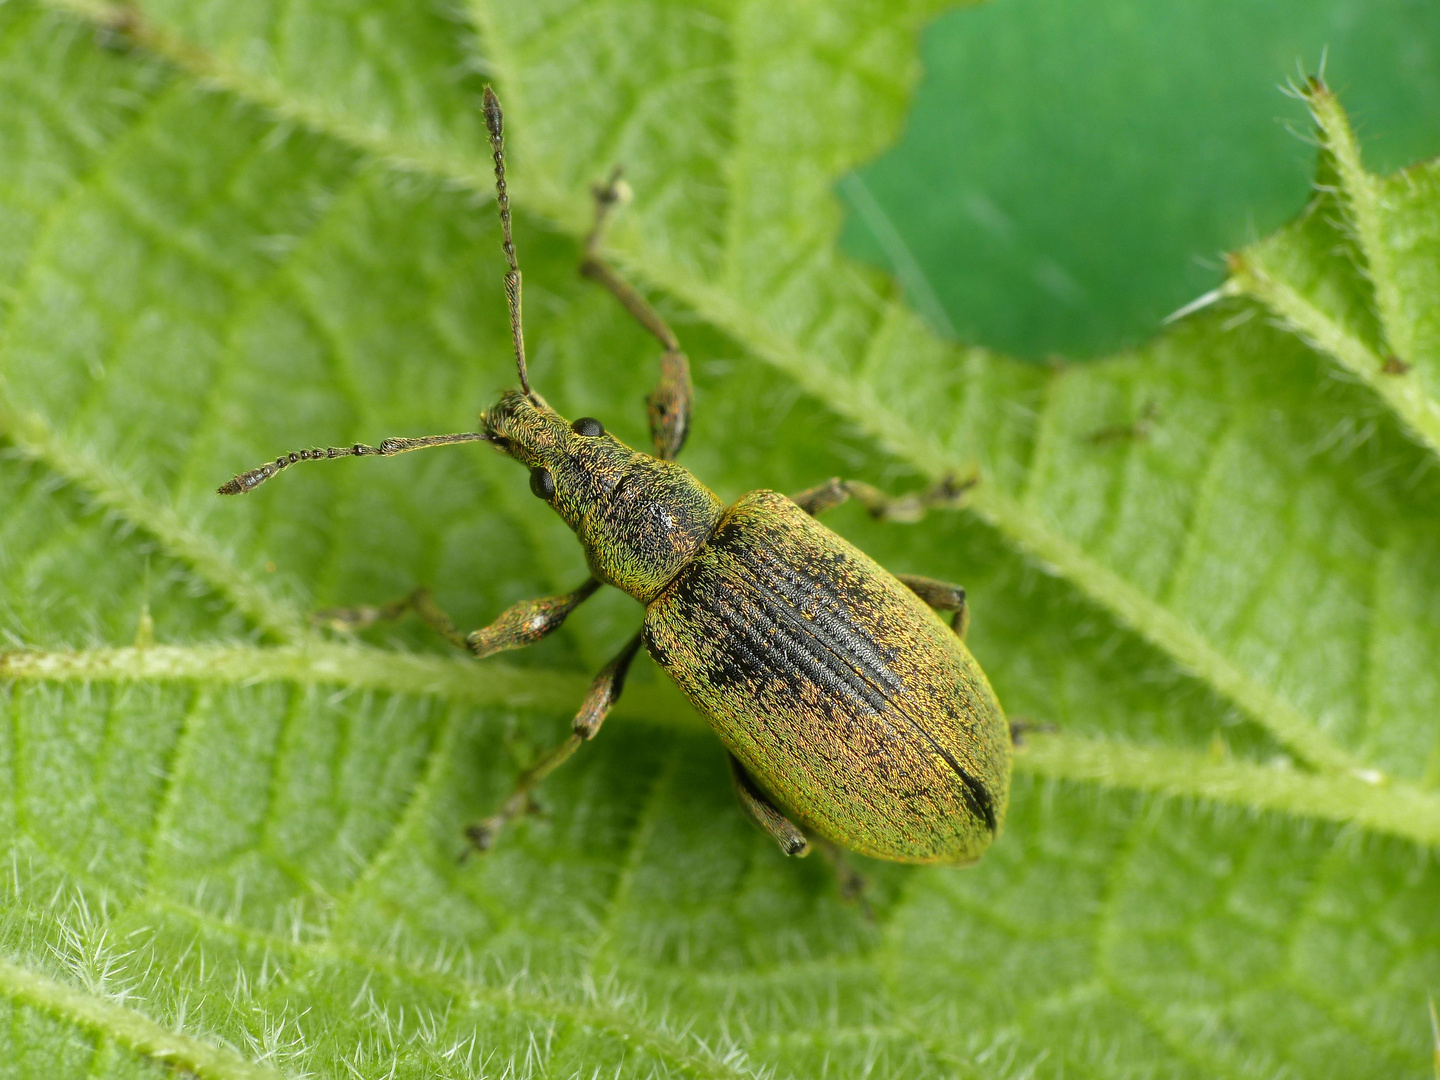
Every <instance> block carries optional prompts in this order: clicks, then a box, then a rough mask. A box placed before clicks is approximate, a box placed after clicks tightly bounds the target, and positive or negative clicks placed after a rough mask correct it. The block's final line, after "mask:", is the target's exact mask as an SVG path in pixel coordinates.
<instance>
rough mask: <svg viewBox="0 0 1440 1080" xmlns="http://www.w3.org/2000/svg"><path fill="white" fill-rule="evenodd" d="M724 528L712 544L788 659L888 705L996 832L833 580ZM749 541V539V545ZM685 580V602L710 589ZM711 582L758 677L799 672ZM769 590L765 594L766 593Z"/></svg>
mask: <svg viewBox="0 0 1440 1080" xmlns="http://www.w3.org/2000/svg"><path fill="white" fill-rule="evenodd" d="M722 532H723V533H724V535H723V537H717V539H718V540H721V541H722V543H721V544H720V545H717V546H723V547H724V548H726V549H727V551H728V553H729V554H730V555H731V556H732V557H734V558H735V560H736V561H737V562H738V563H739V564H740V565H741V566H742V567H743V568H744V569H746V570H748V571H749V572H750V574H751V575H752V579H753V580H752V582H750V583H747V584H753V586H756V587H757V588H756V592H755V593H752V594H751V595H750V596H748V597H747V599H748V600H750V601H751V602H752V603H753V604H754V605H755V611H756V614H759V615H761V616H762V618H764V620H765V621H766V622H767V623H769V624H770V628H771V629H772V630H774V631H775V632H776V636H777V637H780V636H783V637H784V638H785V639H786V640H787V641H788V642H789V643H791V644H792V645H793V646H795V648H793V649H791V650H786V659H787V660H789V661H790V662H791V663H795V662H796V661H797V660H801V659H802V658H803V661H805V662H804V663H803V664H801V665H799V666H801V667H802V668H803V669H804V670H803V671H802V672H801V673H802V674H804V675H805V676H808V677H809V679H810V681H811V682H812V683H814V684H816V685H817V686H819V687H822V688H833V687H834V685H835V682H836V680H837V679H838V680H840V681H843V682H844V683H845V685H846V687H847V689H849V690H850V691H851V694H852V695H854V696H855V697H859V698H860V699H862V700H863V701H864V702H865V703H866V704H867V705H869V706H870V707H871V708H872V709H874V710H875V711H876V712H877V713H880V714H884V713H885V712H886V711H887V706H893V707H894V710H895V711H896V712H897V713H899V714H900V715H901V716H903V717H904V718H905V720H906V721H907V722H909V724H910V725H911V727H913V728H914V729H915V731H916V733H917V734H919V735H920V737H921V738H922V739H924V740H925V742H926V743H927V744H929V746H930V747H931V748H932V750H933V751H934V752H935V753H936V754H937V755H938V756H939V757H940V758H941V760H943V761H944V762H945V763H946V764H947V765H948V766H949V767H950V769H951V770H952V771H953V772H954V773H955V775H956V777H957V778H958V779H959V780H960V783H961V786H962V789H963V790H962V798H963V799H964V801H965V805H966V807H967V808H968V809H969V810H970V812H971V813H972V814H974V815H975V816H976V817H977V818H979V819H980V820H982V821H984V822H985V826H986V828H987V829H988V830H989V831H990V832H991V833H992V834H993V833H994V832H995V830H996V821H995V802H994V799H993V798H992V796H991V795H990V792H989V790H988V789H987V788H986V787H985V785H984V784H983V783H981V782H980V781H979V780H978V779H976V778H975V777H974V776H972V775H971V774H970V772H969V771H968V770H966V769H965V768H964V767H963V766H962V765H961V764H960V763H959V762H958V761H957V760H956V759H955V757H954V755H953V754H951V753H950V752H949V751H948V750H947V749H946V748H945V747H943V746H941V745H940V743H939V742H938V741H937V740H936V739H935V737H934V736H933V735H931V734H930V733H929V732H928V731H926V730H925V728H924V727H923V726H922V725H921V724H920V723H919V722H918V721H917V720H916V719H915V718H914V717H912V716H910V715H909V713H908V712H907V711H906V710H905V709H904V708H903V707H901V704H900V703H899V702H896V701H892V700H891V695H897V694H899V693H900V692H901V691H903V690H904V683H903V681H902V680H901V679H900V677H899V676H898V675H896V673H895V672H894V671H893V670H892V669H891V668H890V666H889V663H888V662H887V661H888V658H887V657H885V656H884V655H883V653H882V652H881V650H880V648H879V646H878V645H877V643H876V642H875V641H874V639H873V638H872V637H870V636H869V635H868V634H867V633H866V632H865V629H864V628H863V627H862V626H861V625H860V624H859V623H858V622H857V621H856V620H855V619H854V618H853V617H851V616H850V614H849V611H848V610H847V609H846V607H845V606H844V604H843V601H842V598H841V597H840V596H839V595H838V594H837V593H836V592H835V591H834V590H833V588H831V587H830V582H829V581H826V580H825V579H823V578H821V579H816V578H814V577H806V576H805V575H803V574H801V573H799V572H798V571H796V570H794V569H792V568H790V567H788V566H786V565H785V564H784V563H783V561H782V560H780V559H779V558H777V557H776V555H775V554H774V553H773V552H771V551H768V550H765V549H764V548H759V549H757V547H756V546H754V545H753V540H754V539H755V538H747V537H746V536H745V535H744V533H743V532H741V531H739V530H736V531H733V532H727V531H725V530H722ZM747 539H749V540H750V541H751V542H750V543H747V542H746V541H747ZM697 576H698V575H697ZM686 584H687V585H690V586H691V587H692V588H691V589H686V590H684V591H685V592H687V593H688V594H689V595H688V596H687V597H686V599H687V600H689V601H690V603H691V604H692V605H693V604H694V603H695V601H697V600H699V599H700V595H697V594H701V593H706V592H710V590H700V589H695V588H694V586H695V585H696V584H697V583H696V582H695V580H694V578H691V580H690V581H689V582H687V583H686ZM713 584H714V585H716V586H718V588H716V589H715V590H714V592H710V600H711V603H712V604H714V606H715V607H716V608H717V609H718V611H719V613H721V614H722V617H723V618H724V620H725V622H726V624H727V625H728V626H730V627H731V628H733V629H735V630H738V631H740V633H741V634H742V635H743V636H744V637H745V638H746V639H748V640H747V641H746V642H744V643H743V644H742V643H741V642H739V641H734V642H732V644H733V645H735V646H739V649H738V650H737V651H741V652H743V653H744V654H745V658H746V660H748V661H749V662H750V664H751V665H753V666H754V669H755V670H756V671H757V674H758V673H760V672H762V671H763V672H768V673H770V674H771V675H773V676H777V677H779V678H780V679H781V680H782V681H794V679H795V675H796V674H797V673H796V672H795V671H794V670H791V669H789V668H788V667H787V666H786V665H785V664H777V663H776V662H775V661H774V659H773V652H774V649H773V647H772V646H771V645H770V643H769V642H767V641H766V640H765V639H764V638H763V637H762V636H760V635H759V634H758V633H757V632H756V631H755V629H754V627H753V626H751V624H750V620H749V619H746V618H745V616H744V614H743V613H741V612H740V611H737V610H736V609H735V608H734V607H732V606H731V605H730V604H729V603H727V602H725V601H724V600H722V599H721V598H720V597H721V594H722V592H723V590H724V588H725V583H723V582H720V581H716V582H714V583H713ZM767 587H768V589H769V591H766V590H767ZM692 589H693V591H692ZM747 591H748V590H747ZM772 593H779V594H780V596H781V597H783V598H784V600H785V603H783V604H782V603H778V602H777V601H776V599H775V597H774V596H773V595H771V594H772ZM806 601H811V602H813V603H815V604H816V605H817V607H818V610H816V611H815V612H814V616H813V618H807V617H806V616H805V615H803V614H802V613H801V612H802V611H803V610H804V606H805V603H806ZM782 623H783V625H781V624H782ZM817 647H818V648H817ZM757 653H758V655H757ZM857 668H858V669H859V670H858V672H857V671H856V669H857ZM826 676H829V678H826ZM857 676H859V677H857Z"/></svg>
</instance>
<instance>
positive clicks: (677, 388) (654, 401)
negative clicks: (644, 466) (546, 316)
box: [580, 169, 694, 461]
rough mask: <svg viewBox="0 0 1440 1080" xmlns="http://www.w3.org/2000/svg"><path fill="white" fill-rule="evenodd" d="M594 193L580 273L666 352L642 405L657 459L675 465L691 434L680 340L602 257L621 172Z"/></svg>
mask: <svg viewBox="0 0 1440 1080" xmlns="http://www.w3.org/2000/svg"><path fill="white" fill-rule="evenodd" d="M592 190H593V191H594V194H595V224H594V225H593V226H592V227H591V229H590V235H589V236H588V237H587V238H586V240H585V257H584V259H583V260H582V262H581V263H580V273H581V275H582V276H584V277H587V278H589V279H590V280H591V281H595V282H599V283H600V284H601V285H604V286H605V288H607V289H609V290H610V292H611V293H612V294H613V295H614V297H615V299H617V300H619V301H620V303H621V304H622V305H624V307H625V310H626V311H628V312H630V314H631V315H633V316H634V317H635V320H636V321H637V322H639V324H640V325H641V326H643V327H644V328H645V329H646V330H648V331H650V333H651V334H653V335H654V336H655V339H656V340H657V341H659V342H660V347H661V348H663V349H664V350H665V355H664V356H662V357H661V359H660V382H659V383H657V384H656V386H655V389H654V390H652V391H651V392H650V396H649V397H647V398H646V399H645V405H646V408H647V409H648V410H649V413H650V438H651V439H652V440H653V441H654V443H655V456H656V457H659V458H661V459H662V460H665V461H673V460H675V458H676V457H677V456H678V455H679V453H680V448H681V447H683V446H684V445H685V436H686V435H688V434H689V433H690V405H691V400H692V398H693V397H694V388H693V387H692V386H691V383H690V361H689V359H688V358H687V357H686V356H685V353H684V352H682V351H681V349H680V339H679V338H677V337H676V336H675V332H674V331H673V330H671V329H670V327H669V325H668V324H667V323H666V322H665V320H664V319H662V318H661V317H660V313H659V312H658V311H656V310H655V309H654V308H653V307H651V306H650V302H649V301H648V300H646V299H645V297H644V296H642V295H641V294H640V291H639V290H638V289H636V288H635V287H634V286H633V285H631V284H630V283H629V282H628V281H626V280H625V279H624V278H623V277H621V276H620V275H619V274H618V273H617V272H616V271H615V268H614V267H612V266H611V265H610V264H609V263H608V262H606V261H605V259H604V257H603V256H602V255H601V248H602V247H603V245H604V239H605V226H606V224H608V222H609V219H610V214H611V213H612V212H613V211H614V209H615V208H616V207H617V206H618V205H619V204H620V203H621V202H623V201H624V200H625V198H626V193H627V189H626V188H625V185H624V184H623V183H622V182H621V180H620V170H619V169H616V170H615V171H614V172H612V173H611V174H610V179H609V180H607V181H606V182H605V183H604V184H596V185H595V187H594V188H593V189H592Z"/></svg>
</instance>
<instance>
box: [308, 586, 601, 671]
mask: <svg viewBox="0 0 1440 1080" xmlns="http://www.w3.org/2000/svg"><path fill="white" fill-rule="evenodd" d="M598 588H600V582H598V581H596V580H595V579H594V578H588V579H587V580H586V581H585V583H584V584H583V585H581V586H580V587H579V588H578V589H576V590H574V591H573V592H568V593H561V594H560V595H559V596H537V597H535V598H534V599H533V600H522V601H520V602H519V603H518V604H512V605H511V606H510V607H508V608H506V609H505V610H504V611H502V612H501V613H500V615H499V617H498V618H497V619H496V620H495V621H494V622H492V623H491V624H490V625H489V626H486V627H483V628H481V629H479V630H472V631H471V632H470V633H468V634H463V635H462V634H461V633H460V631H459V630H457V629H455V620H454V619H452V618H450V616H449V615H447V614H445V612H444V611H443V610H442V609H441V608H440V606H439V605H438V604H436V603H435V600H434V598H433V597H432V596H431V595H430V590H429V589H416V590H415V591H414V592H413V593H411V594H410V595H409V596H406V597H403V598H401V599H399V600H392V601H391V602H390V603H388V604H382V605H380V606H379V607H372V606H370V605H368V604H362V605H360V606H358V607H351V608H331V609H329V610H327V611H319V612H316V613H315V615H314V616H312V618H313V620H314V621H315V622H316V623H318V624H319V625H321V626H328V627H330V628H331V629H334V630H341V631H349V630H363V629H364V628H365V627H367V626H373V625H374V624H375V623H377V622H381V621H383V620H386V619H398V618H399V617H400V616H401V615H404V614H405V613H406V612H410V611H413V612H415V614H417V615H419V616H420V618H421V619H423V620H424V621H425V624H426V625H427V626H430V627H432V628H433V629H434V630H435V631H436V632H437V633H438V634H440V635H441V636H442V637H443V638H445V640H447V641H449V642H451V643H452V644H454V645H456V646H458V647H459V648H462V649H469V650H470V651H471V652H473V653H474V654H475V655H476V656H477V657H481V658H483V657H486V656H492V655H494V654H495V653H497V652H504V651H505V650H507V649H521V648H524V647H525V646H526V645H533V644H535V642H537V641H539V640H540V639H541V638H543V637H545V636H546V635H547V634H551V633H554V632H555V631H556V630H559V629H560V627H561V625H562V624H564V622H565V619H566V617H567V616H568V615H569V614H570V613H571V612H572V611H574V610H575V609H576V608H577V607H579V606H580V605H581V604H583V603H584V602H585V601H586V600H588V599H590V597H591V596H593V595H594V594H595V590H596V589H598Z"/></svg>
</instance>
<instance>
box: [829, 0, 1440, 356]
mask: <svg viewBox="0 0 1440 1080" xmlns="http://www.w3.org/2000/svg"><path fill="white" fill-rule="evenodd" d="M921 44H922V57H923V59H924V64H925V77H924V79H923V80H922V81H921V83H920V85H919V87H918V88H917V89H916V92H915V101H914V104H913V106H912V107H911V110H910V114H909V116H908V118H907V120H906V123H905V129H904V132H903V133H902V134H901V136H900V138H899V140H898V141H897V143H896V144H895V145H894V146H893V147H891V148H889V149H887V150H886V151H885V153H884V154H882V155H881V156H880V157H879V158H878V159H877V160H875V161H871V162H867V163H864V164H863V166H862V167H861V168H860V169H859V170H857V172H856V173H854V174H852V175H851V176H848V177H847V178H846V179H845V180H844V181H843V183H842V185H841V188H840V194H841V196H842V197H843V198H844V199H845V201H846V202H847V203H849V204H850V206H851V207H852V213H851V215H850V217H849V219H848V220H847V221H846V226H845V237H844V239H845V246H846V247H847V248H849V249H850V250H853V251H856V252H859V253H862V254H863V255H864V256H865V257H867V258H869V259H871V260H872V261H876V262H877V263H878V264H879V265H881V266H886V267H893V268H894V269H895V271H896V273H897V276H898V277H899V278H900V281H901V283H902V284H903V285H904V286H905V290H906V294H907V296H908V297H909V298H910V300H911V302H912V303H914V304H915V305H916V308H917V310H919V311H920V313H921V314H923V315H924V316H925V317H926V319H927V320H928V321H929V322H930V324H931V325H932V326H933V327H936V328H939V329H946V330H947V331H948V333H949V336H951V337H955V336H956V333H957V331H958V334H959V336H960V337H961V338H962V339H964V340H971V341H983V342H984V343H985V344H987V345H990V346H992V347H996V348H1002V349H1004V350H1006V351H1007V352H1012V353H1014V354H1016V355H1019V356H1024V357H1029V358H1034V359H1037V360H1041V359H1045V358H1048V357H1051V356H1054V355H1056V354H1059V355H1061V356H1065V357H1069V358H1071V359H1076V358H1081V357H1086V358H1088V357H1095V356H1103V355H1104V354H1106V353H1108V352H1112V351H1114V350H1115V349H1118V348H1121V347H1124V346H1128V345H1133V344H1135V343H1138V342H1141V341H1144V340H1145V339H1147V338H1149V337H1152V336H1154V335H1155V334H1156V333H1157V332H1158V331H1159V329H1160V324H1161V321H1162V320H1163V319H1164V318H1165V317H1166V316H1167V315H1169V314H1170V313H1171V312H1173V311H1176V310H1177V309H1179V308H1180V307H1182V306H1183V305H1185V304H1186V303H1188V302H1189V301H1191V300H1193V299H1194V298H1195V297H1197V296H1200V295H1201V294H1203V293H1206V292H1209V291H1210V290H1211V289H1214V288H1216V287H1218V286H1219V285H1220V284H1221V283H1222V282H1223V281H1224V278H1225V266H1224V261H1223V260H1222V259H1221V258H1220V253H1221V252H1223V251H1230V250H1234V249H1236V248H1238V247H1241V246H1244V245H1246V244H1249V243H1252V242H1254V241H1255V239H1256V238H1257V237H1260V236H1264V235H1266V234H1267V233H1270V232H1272V231H1274V230H1275V229H1278V228H1279V227H1280V226H1282V225H1283V224H1285V222H1287V221H1288V220H1290V219H1291V218H1293V217H1294V216H1295V215H1296V214H1297V213H1298V212H1299V211H1300V210H1301V208H1302V207H1303V206H1304V205H1305V202H1306V200H1307V198H1308V197H1309V195H1310V188H1309V184H1310V179H1311V175H1312V173H1311V170H1312V164H1313V162H1312V158H1313V153H1312V151H1311V148H1310V147H1309V146H1307V145H1306V143H1305V140H1304V139H1302V138H1297V137H1296V136H1297V134H1300V133H1303V132H1304V130H1305V128H1306V127H1307V126H1308V124H1307V117H1306V115H1305V105H1304V103H1303V102H1302V101H1300V100H1298V95H1288V94H1281V93H1279V92H1277V90H1278V88H1279V87H1280V86H1283V85H1284V84H1286V83H1287V82H1293V81H1295V80H1297V79H1301V78H1302V77H1303V75H1304V74H1305V73H1307V72H1308V71H1312V70H1314V69H1315V68H1316V67H1317V66H1318V67H1321V68H1323V69H1324V70H1325V71H1326V73H1327V78H1328V79H1329V80H1330V83H1331V85H1333V86H1336V87H1338V88H1341V90H1342V91H1343V96H1344V99H1345V106H1346V108H1347V110H1349V111H1350V112H1351V113H1352V114H1353V115H1354V117H1355V118H1356V124H1357V127H1359V129H1360V130H1361V132H1362V133H1363V135H1364V142H1365V147H1366V152H1367V154H1368V155H1369V157H1370V158H1371V167H1372V168H1374V167H1376V165H1377V164H1378V165H1379V166H1380V167H1381V168H1382V169H1384V170H1386V171H1388V170H1391V169H1396V168H1399V167H1400V166H1402V165H1405V164H1407V163H1409V162H1411V161H1413V160H1415V159H1417V158H1421V157H1427V156H1430V155H1432V154H1435V153H1437V152H1440V21H1437V20H1436V18H1435V10H1434V6H1433V5H1432V4H1430V3H1428V0H1270V2H1268V3H1265V4H1255V3H1251V2H1250V0H1198V2H1196V3H1189V4H1154V3H1147V2H1145V0H1081V2H1078V3H1071V4H1060V5H1056V4H1053V3H1050V2H1049V0H1000V2H998V3H992V4H982V5H979V6H976V7H973V8H965V9H962V10H958V11H955V12H952V13H949V14H947V15H944V16H942V17H941V18H939V19H936V20H935V22H934V24H932V25H931V26H930V27H929V28H927V30H926V31H925V33H924V36H923V38H922V43H921Z"/></svg>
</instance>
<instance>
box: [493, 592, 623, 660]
mask: <svg viewBox="0 0 1440 1080" xmlns="http://www.w3.org/2000/svg"><path fill="white" fill-rule="evenodd" d="M598 588H600V582H598V581H596V580H595V579H594V578H586V579H585V583H584V584H583V585H581V586H580V587H579V588H578V589H576V590H575V591H574V592H568V593H562V594H561V595H559V596H537V597H536V598H535V599H533V600H521V601H520V602H519V603H518V604H512V605H511V606H510V607H508V608H506V609H505V610H504V611H502V612H501V613H500V615H499V617H498V618H497V619H496V620H495V621H494V622H492V623H491V624H490V625H489V626H485V627H482V628H481V629H479V630H472V631H470V633H468V634H466V635H465V646H466V647H467V648H468V649H469V650H470V651H471V652H472V653H474V654H475V655H476V656H477V657H486V656H493V655H494V654H495V653H497V652H504V651H505V650H507V649H523V648H524V647H525V646H526V645H534V644H535V642H537V641H539V640H540V639H541V638H543V637H545V636H546V635H547V634H551V633H554V632H555V631H556V630H559V629H560V627H561V625H562V624H563V623H564V622H565V619H566V618H567V617H568V616H569V614H570V613H571V612H572V611H574V610H575V609H576V608H577V607H579V606H580V605H581V604H583V603H584V602H585V601H586V600H588V599H590V597H592V596H594V595H595V590H596V589H598Z"/></svg>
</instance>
